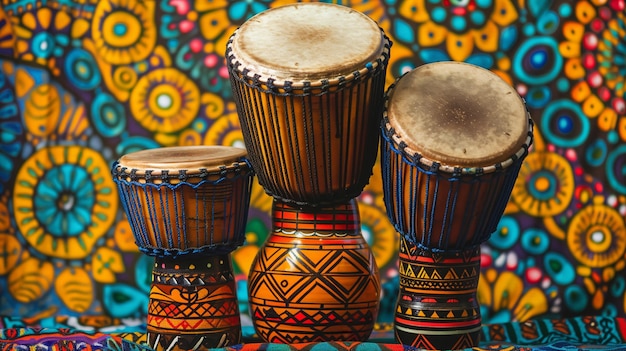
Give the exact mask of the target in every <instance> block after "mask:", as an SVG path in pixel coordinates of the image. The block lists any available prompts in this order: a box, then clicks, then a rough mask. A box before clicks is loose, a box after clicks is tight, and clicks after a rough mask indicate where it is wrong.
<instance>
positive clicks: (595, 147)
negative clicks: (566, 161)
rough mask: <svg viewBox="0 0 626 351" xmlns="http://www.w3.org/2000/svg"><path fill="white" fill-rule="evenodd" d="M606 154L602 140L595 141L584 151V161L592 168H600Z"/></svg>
mask: <svg viewBox="0 0 626 351" xmlns="http://www.w3.org/2000/svg"><path fill="white" fill-rule="evenodd" d="M607 154H608V147H607V145H606V142H605V141H604V140H603V139H596V140H595V141H594V142H592V143H591V144H589V145H588V146H587V148H586V150H585V161H586V162H587V163H588V164H589V165H590V166H592V167H599V166H602V164H603V163H604V161H605V160H606V157H607Z"/></svg>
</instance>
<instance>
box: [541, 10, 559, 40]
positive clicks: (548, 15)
mask: <svg viewBox="0 0 626 351" xmlns="http://www.w3.org/2000/svg"><path fill="white" fill-rule="evenodd" d="M558 28H559V16H558V15H557V14H556V13H555V12H553V11H546V12H544V13H543V14H542V15H541V17H539V19H538V20H537V30H539V33H541V34H542V35H551V34H554V32H555V31H556V30H557V29H558Z"/></svg>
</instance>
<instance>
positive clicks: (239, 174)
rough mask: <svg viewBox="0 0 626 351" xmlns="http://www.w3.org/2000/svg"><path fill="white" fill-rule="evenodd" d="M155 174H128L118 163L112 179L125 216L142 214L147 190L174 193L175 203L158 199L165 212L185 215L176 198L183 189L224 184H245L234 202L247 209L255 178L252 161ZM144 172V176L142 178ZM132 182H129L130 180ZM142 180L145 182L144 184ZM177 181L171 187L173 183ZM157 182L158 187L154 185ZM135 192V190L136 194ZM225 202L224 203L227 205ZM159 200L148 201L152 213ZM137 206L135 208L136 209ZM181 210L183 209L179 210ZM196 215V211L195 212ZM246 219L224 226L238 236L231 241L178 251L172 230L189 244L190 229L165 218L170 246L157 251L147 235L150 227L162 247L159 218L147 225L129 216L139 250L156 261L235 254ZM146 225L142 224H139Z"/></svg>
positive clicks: (230, 236) (166, 198)
mask: <svg viewBox="0 0 626 351" xmlns="http://www.w3.org/2000/svg"><path fill="white" fill-rule="evenodd" d="M154 171H155V170H150V169H148V170H143V171H139V170H138V169H136V168H132V169H130V170H129V168H128V167H123V166H120V165H119V162H115V163H114V165H113V167H112V169H111V173H112V175H113V180H114V182H115V183H116V184H117V187H118V191H119V194H120V198H121V200H122V201H121V202H122V206H123V208H124V211H125V212H126V213H134V211H137V212H140V213H141V211H142V206H141V200H140V198H139V196H140V195H139V193H138V192H137V189H145V188H153V189H156V190H159V189H161V188H162V187H166V188H168V189H169V190H171V194H172V197H173V199H172V202H173V204H171V203H170V199H169V197H168V196H163V194H161V193H159V199H158V200H160V201H161V202H164V203H165V204H164V206H163V205H162V206H161V207H164V208H166V209H167V208H170V206H173V208H174V212H175V213H183V216H184V213H185V210H184V206H185V204H184V202H183V201H180V204H179V203H178V202H179V201H177V197H178V196H181V195H177V194H178V191H182V189H181V188H191V189H193V190H197V189H199V188H201V187H203V186H205V185H220V184H222V183H224V182H226V181H227V180H228V181H241V180H243V181H245V182H246V183H247V184H245V186H244V188H243V191H241V192H238V193H239V194H233V196H237V195H238V196H237V198H236V199H235V198H233V199H231V201H232V203H233V206H235V207H237V208H243V207H246V206H247V205H246V201H248V202H249V201H250V193H251V192H252V185H253V182H252V176H253V175H254V171H253V169H252V167H251V165H250V163H249V161H248V160H247V159H246V158H244V159H242V160H239V161H236V162H233V163H232V165H230V166H219V167H218V170H211V171H209V170H208V169H206V168H201V169H197V170H193V171H191V172H190V171H189V170H177V171H176V172H178V173H175V172H172V173H171V172H170V171H169V170H160V172H161V174H160V175H158V176H155V175H153V174H152V173H153V172H154ZM141 172H143V174H140V173H141ZM215 176H218V178H216V179H210V178H211V177H215ZM129 179H130V180H129ZM194 179H201V180H200V181H199V182H195V183H192V182H190V180H194ZM140 180H144V181H143V182H142V181H140ZM174 180H175V181H176V182H175V183H172V181H174ZM155 181H158V183H154V182H155ZM133 189H134V190H133ZM226 200H227V199H225V200H224V201H226ZM156 201H157V199H155V198H154V197H150V198H149V200H147V203H146V206H147V207H148V210H149V211H150V212H151V213H152V212H153V211H154V210H155V209H156V208H157V206H158V205H157V203H156ZM133 204H134V205H133ZM179 206H180V207H179ZM196 211H197V209H196ZM234 212H237V213H238V212H241V211H239V210H235V211H234ZM242 215H243V216H244V218H243V219H242V221H241V222H242V223H243V224H240V225H237V224H236V223H234V224H231V225H229V226H224V230H227V229H228V228H232V229H234V231H235V232H233V233H230V234H228V235H227V236H226V239H228V241H226V240H224V242H218V243H211V244H207V245H203V246H201V247H192V248H187V249H179V248H175V247H173V246H174V237H173V236H172V235H173V234H174V233H172V231H171V229H168V228H174V231H175V232H176V236H177V242H186V232H187V225H186V223H185V220H184V219H182V220H181V219H180V218H179V217H178V216H176V218H175V221H176V222H175V223H172V222H171V219H170V218H168V216H165V215H164V216H163V217H164V218H163V219H164V221H165V223H164V228H165V235H166V236H167V245H168V246H169V248H163V247H154V246H151V245H150V244H149V243H150V238H149V233H148V232H147V228H146V226H147V225H150V227H152V228H155V230H157V231H158V232H159V233H157V235H156V241H157V244H158V245H163V244H164V243H162V241H161V233H160V230H159V229H156V228H160V225H159V223H158V222H157V221H156V218H153V217H152V216H149V217H150V218H149V219H148V220H149V224H148V223H145V222H144V221H145V220H146V218H144V217H143V216H141V215H133V216H127V217H128V220H129V222H130V224H131V228H133V233H134V234H135V239H136V241H137V246H138V247H139V250H140V251H141V252H143V253H145V254H147V255H149V256H157V257H177V256H182V255H195V254H202V253H208V252H210V253H218V254H219V253H229V252H232V251H233V250H234V249H236V248H237V247H239V246H241V245H242V244H243V243H244V241H245V223H246V221H247V215H248V214H247V213H243V214H242ZM140 222H143V223H140Z"/></svg>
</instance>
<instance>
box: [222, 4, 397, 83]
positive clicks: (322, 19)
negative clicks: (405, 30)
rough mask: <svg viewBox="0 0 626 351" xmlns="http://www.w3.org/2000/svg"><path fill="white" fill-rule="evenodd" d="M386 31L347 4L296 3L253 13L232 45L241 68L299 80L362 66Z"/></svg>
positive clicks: (377, 51) (379, 47)
mask: <svg viewBox="0 0 626 351" xmlns="http://www.w3.org/2000/svg"><path fill="white" fill-rule="evenodd" d="M383 37H384V36H383V33H382V31H381V30H380V28H379V27H378V25H377V24H376V22H374V21H373V20H372V19H370V18H369V17H367V16H366V15H364V14H362V13H360V12H358V11H355V10H353V9H350V8H348V7H345V6H341V5H334V4H327V3H297V4H290V5H285V6H282V7H277V8H272V9H269V10H266V11H264V12H261V13H259V14H257V15H256V16H254V17H252V18H251V19H249V20H248V21H246V22H245V23H244V24H243V25H242V26H241V27H240V28H239V29H237V31H236V32H235V35H233V38H232V43H230V44H229V46H230V48H231V49H232V54H233V55H234V56H235V59H236V61H237V62H239V63H240V64H241V65H242V66H241V67H239V70H240V71H243V69H248V70H250V71H251V73H254V74H258V75H260V76H261V81H266V80H267V79H268V78H273V79H275V80H277V81H291V82H296V83H297V82H300V81H313V80H321V79H328V78H334V77H338V76H343V75H348V74H350V73H352V72H354V71H357V70H359V69H362V68H364V67H365V66H366V64H367V63H370V62H372V61H375V60H376V59H377V58H379V57H380V56H381V54H382V53H383V49H384V43H385V42H384V39H383Z"/></svg>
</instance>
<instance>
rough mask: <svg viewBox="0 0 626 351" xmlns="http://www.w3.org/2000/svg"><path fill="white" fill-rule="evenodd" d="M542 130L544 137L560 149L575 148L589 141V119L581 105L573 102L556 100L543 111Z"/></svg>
mask: <svg viewBox="0 0 626 351" xmlns="http://www.w3.org/2000/svg"><path fill="white" fill-rule="evenodd" d="M541 128H542V131H543V133H544V135H545V136H546V137H548V138H550V140H551V141H552V142H553V143H554V144H555V145H556V146H559V147H564V148H573V147H577V146H580V145H582V144H583V143H584V142H585V140H587V138H588V136H589V131H590V123H589V119H588V118H587V116H585V114H584V113H583V111H582V110H581V108H580V105H578V104H576V103H575V102H573V101H571V100H565V99H561V100H556V101H553V102H551V103H550V104H549V105H548V106H547V107H546V108H545V110H544V111H543V115H542V118H541Z"/></svg>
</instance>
